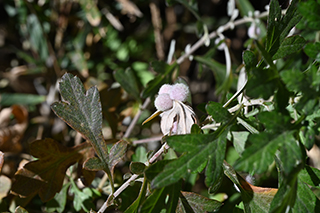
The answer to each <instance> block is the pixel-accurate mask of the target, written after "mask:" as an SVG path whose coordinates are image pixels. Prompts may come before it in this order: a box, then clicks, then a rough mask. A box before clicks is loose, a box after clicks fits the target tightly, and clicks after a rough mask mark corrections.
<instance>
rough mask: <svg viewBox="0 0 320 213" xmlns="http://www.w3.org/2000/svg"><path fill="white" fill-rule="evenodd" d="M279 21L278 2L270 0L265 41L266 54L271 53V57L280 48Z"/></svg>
mask: <svg viewBox="0 0 320 213" xmlns="http://www.w3.org/2000/svg"><path fill="white" fill-rule="evenodd" d="M280 20H281V8H280V6H279V2H278V1H277V0H271V1H270V5H269V16H268V25H267V41H266V50H267V52H269V53H271V55H273V54H274V53H275V52H276V51H277V49H278V48H279V46H280V41H279V36H280V32H281V29H280V27H279V25H280V24H279V22H280ZM259 49H260V48H259ZM268 63H269V62H268ZM269 65H270V64H269ZM270 66H271V65H270Z"/></svg>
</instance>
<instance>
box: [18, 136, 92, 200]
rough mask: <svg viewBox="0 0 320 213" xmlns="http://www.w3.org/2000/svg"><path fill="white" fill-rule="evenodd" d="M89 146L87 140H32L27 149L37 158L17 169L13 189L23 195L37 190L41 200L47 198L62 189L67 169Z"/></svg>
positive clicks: (80, 157) (79, 158)
mask: <svg viewBox="0 0 320 213" xmlns="http://www.w3.org/2000/svg"><path fill="white" fill-rule="evenodd" d="M90 148H91V147H90V145H89V144H88V143H82V144H80V145H78V146H75V147H71V148H69V147H65V146H62V145H61V144H59V143H58V142H56V141H54V140H52V139H45V140H37V141H34V142H32V143H31V144H30V146H29V149H30V153H31V155H33V156H34V157H36V158H38V160H36V161H32V162H29V163H27V164H25V165H24V167H23V168H22V169H20V170H18V171H17V172H16V174H15V179H16V181H15V182H14V183H13V185H12V191H13V192H14V193H16V194H19V195H22V196H29V195H32V194H33V193H39V196H40V198H41V200H42V201H43V202H46V201H49V200H50V199H52V198H53V197H54V195H55V194H56V192H59V191H60V190H61V188H62V184H63V180H64V177H65V173H66V170H67V169H68V168H69V167H70V166H71V165H73V164H75V163H76V162H78V161H79V160H81V159H82V157H83V152H86V151H88V150H89V149H90Z"/></svg>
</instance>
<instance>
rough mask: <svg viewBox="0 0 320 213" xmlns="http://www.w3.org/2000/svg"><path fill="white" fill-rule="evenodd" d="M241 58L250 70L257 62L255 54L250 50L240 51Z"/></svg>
mask: <svg viewBox="0 0 320 213" xmlns="http://www.w3.org/2000/svg"><path fill="white" fill-rule="evenodd" d="M242 59H243V62H244V65H245V66H246V70H247V71H249V70H251V69H252V68H253V67H255V66H256V65H257V63H258V61H257V58H256V56H255V54H254V53H253V52H252V51H250V50H246V51H244V52H243V53H242Z"/></svg>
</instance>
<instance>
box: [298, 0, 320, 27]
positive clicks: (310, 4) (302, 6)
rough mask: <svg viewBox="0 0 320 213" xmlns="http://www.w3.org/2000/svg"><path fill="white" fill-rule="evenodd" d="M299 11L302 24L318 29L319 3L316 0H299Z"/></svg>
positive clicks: (319, 22) (319, 24) (319, 19)
mask: <svg viewBox="0 0 320 213" xmlns="http://www.w3.org/2000/svg"><path fill="white" fill-rule="evenodd" d="M298 10H299V12H300V13H301V14H302V15H303V21H304V24H305V25H306V26H307V27H309V28H310V29H313V30H319V29H320V14H319V11H320V4H319V3H317V2H316V1H306V2H300V3H299V5H298Z"/></svg>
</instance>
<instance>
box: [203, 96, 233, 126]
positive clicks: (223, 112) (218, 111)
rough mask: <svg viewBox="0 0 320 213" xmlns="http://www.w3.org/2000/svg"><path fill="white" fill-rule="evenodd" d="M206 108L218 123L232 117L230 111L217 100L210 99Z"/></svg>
mask: <svg viewBox="0 0 320 213" xmlns="http://www.w3.org/2000/svg"><path fill="white" fill-rule="evenodd" d="M206 110H207V112H208V114H209V115H211V116H212V118H213V119H214V120H215V121H216V122H217V123H220V122H226V121H228V120H230V118H231V114H230V113H229V111H228V110H227V109H226V108H224V107H223V106H222V104H220V103H217V102H213V101H210V102H209V103H208V104H207V105H206Z"/></svg>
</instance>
